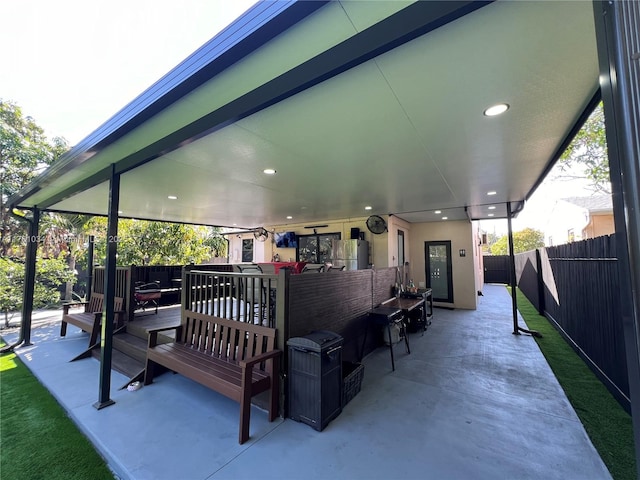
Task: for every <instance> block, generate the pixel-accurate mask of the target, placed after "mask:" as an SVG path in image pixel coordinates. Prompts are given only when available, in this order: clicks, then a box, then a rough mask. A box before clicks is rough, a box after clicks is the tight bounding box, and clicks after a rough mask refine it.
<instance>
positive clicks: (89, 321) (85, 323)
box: [60, 293, 125, 360]
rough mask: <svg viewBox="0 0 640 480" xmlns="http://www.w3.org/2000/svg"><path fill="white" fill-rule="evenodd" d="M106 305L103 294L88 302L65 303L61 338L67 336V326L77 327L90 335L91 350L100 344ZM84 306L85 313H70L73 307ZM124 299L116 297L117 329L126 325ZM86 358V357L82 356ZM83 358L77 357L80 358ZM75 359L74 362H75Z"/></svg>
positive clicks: (94, 295)
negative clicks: (104, 305) (103, 313)
mask: <svg viewBox="0 0 640 480" xmlns="http://www.w3.org/2000/svg"><path fill="white" fill-rule="evenodd" d="M103 304H104V295H103V294H102V293H92V294H91V298H90V299H89V301H88V302H76V303H65V304H63V305H62V323H61V324H60V336H61V337H64V336H65V335H66V334H67V324H69V323H70V324H71V325H75V326H76V327H78V328H80V329H81V330H82V331H84V332H87V333H88V334H89V347H88V349H87V351H89V350H91V348H93V347H94V346H96V345H97V344H98V337H99V336H100V327H101V320H102V309H103ZM78 305H84V312H78V313H69V309H70V308H71V307H72V306H78ZM123 305H124V299H123V298H121V297H115V299H114V311H115V312H116V318H115V321H116V328H117V327H119V326H121V325H122V324H123V323H124V315H125V312H124V310H123ZM81 356H84V355H81ZM81 356H78V357H76V358H75V359H77V358H80V357H81ZM75 359H74V360H75Z"/></svg>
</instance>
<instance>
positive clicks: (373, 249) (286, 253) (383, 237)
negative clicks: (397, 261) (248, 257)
mask: <svg viewBox="0 0 640 480" xmlns="http://www.w3.org/2000/svg"><path fill="white" fill-rule="evenodd" d="M367 218H368V217H361V218H349V219H339V220H330V221H326V222H316V223H315V224H319V225H326V227H319V228H315V231H316V232H317V233H319V234H324V233H340V235H341V238H342V239H343V240H346V239H349V238H351V229H352V228H359V229H360V233H364V239H365V240H366V241H368V242H369V263H370V264H373V265H374V266H375V267H377V268H382V267H387V266H389V264H388V256H387V252H388V238H389V236H388V235H387V233H383V234H380V235H374V234H373V233H371V232H370V231H369V230H368V229H367V224H366V222H367ZM384 218H385V220H386V217H384ZM311 225H314V224H309V223H291V224H286V225H272V226H268V227H266V228H267V230H269V232H277V233H283V232H295V233H296V235H309V234H312V233H313V231H314V229H312V228H305V227H306V226H311ZM276 253H277V254H278V255H279V256H280V260H282V261H289V259H291V260H292V261H294V260H295V259H296V249H295V248H276V246H275V243H273V237H272V236H271V235H270V236H269V239H268V240H267V242H266V244H265V251H264V258H262V259H259V260H255V261H256V262H270V261H271V259H272V258H273V256H274V255H275V254H276Z"/></svg>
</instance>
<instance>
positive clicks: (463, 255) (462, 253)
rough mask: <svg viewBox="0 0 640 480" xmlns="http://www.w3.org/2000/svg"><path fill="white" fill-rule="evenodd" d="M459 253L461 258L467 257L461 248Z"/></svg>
mask: <svg viewBox="0 0 640 480" xmlns="http://www.w3.org/2000/svg"><path fill="white" fill-rule="evenodd" d="M459 253H460V256H461V257H466V256H467V251H466V250H465V249H464V248H461V249H460V252H459Z"/></svg>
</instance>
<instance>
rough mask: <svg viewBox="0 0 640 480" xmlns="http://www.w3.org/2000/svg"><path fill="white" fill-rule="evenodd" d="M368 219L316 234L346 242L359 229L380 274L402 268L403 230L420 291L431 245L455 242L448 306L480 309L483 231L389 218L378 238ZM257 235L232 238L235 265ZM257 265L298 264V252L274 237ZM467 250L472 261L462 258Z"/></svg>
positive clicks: (280, 228)
mask: <svg viewBox="0 0 640 480" xmlns="http://www.w3.org/2000/svg"><path fill="white" fill-rule="evenodd" d="M366 220H367V217H362V218H358V219H344V220H333V221H327V222H322V225H326V227H320V228H316V229H315V230H316V232H317V233H319V234H324V233H336V232H340V234H341V236H342V238H343V239H347V238H350V236H351V228H359V229H360V232H361V233H362V232H364V238H365V240H367V241H368V242H369V263H371V264H373V265H374V266H375V268H387V267H395V266H399V265H398V258H397V255H398V230H402V231H403V232H404V238H405V261H407V262H409V267H408V273H407V276H408V277H409V278H411V279H413V281H414V282H415V283H416V285H420V286H425V285H426V271H425V270H426V264H425V251H424V249H425V242H426V241H440V240H448V241H451V261H452V280H453V300H454V301H453V304H448V303H443V304H441V305H443V306H449V307H454V308H466V309H475V308H476V307H477V292H478V291H481V290H482V285H483V266H482V250H481V249H482V246H481V240H480V235H479V231H478V227H477V225H476V224H475V223H472V222H469V221H457V222H455V221H452V222H428V223H408V222H406V221H404V220H402V219H400V218H397V217H394V216H390V217H388V218H385V220H386V221H387V225H388V231H387V232H385V233H383V234H380V235H374V234H372V233H371V232H370V231H369V230H368V229H367V227H366ZM265 228H266V229H267V230H268V231H269V232H274V231H275V232H277V233H282V232H295V233H296V234H297V235H308V234H310V233H312V232H313V230H312V229H306V228H305V225H304V224H287V225H274V226H267V227H265ZM252 238H253V234H252V233H243V234H233V235H230V236H229V262H230V263H241V261H242V240H243V239H252ZM253 245H254V256H253V262H270V261H271V260H272V259H273V256H274V255H275V254H276V253H277V254H278V255H279V257H280V260H281V261H289V260H291V261H294V260H295V259H296V249H295V248H276V246H275V243H274V242H273V235H269V238H268V239H267V241H266V242H264V243H261V242H257V241H254V243H253ZM461 249H464V250H465V253H466V255H465V256H464V257H461V256H460V253H459V252H460V250H461Z"/></svg>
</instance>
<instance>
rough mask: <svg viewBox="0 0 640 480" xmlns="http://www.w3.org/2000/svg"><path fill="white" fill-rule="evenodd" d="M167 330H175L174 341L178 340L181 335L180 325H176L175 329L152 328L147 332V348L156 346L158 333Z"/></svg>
mask: <svg viewBox="0 0 640 480" xmlns="http://www.w3.org/2000/svg"><path fill="white" fill-rule="evenodd" d="M169 330H175V331H176V340H177V339H179V338H180V335H181V333H182V325H176V326H175V327H160V328H153V329H151V330H149V331H147V333H148V334H149V342H148V343H147V348H153V347H155V346H156V345H157V344H158V333H160V332H166V331H169Z"/></svg>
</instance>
